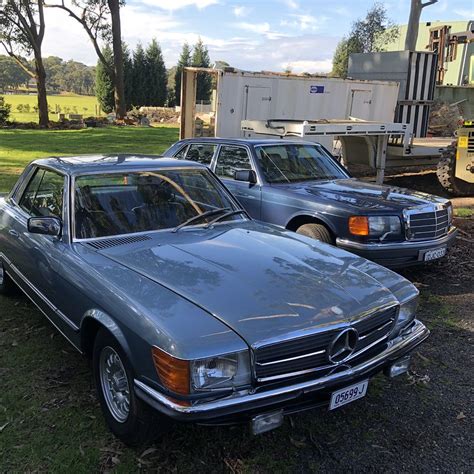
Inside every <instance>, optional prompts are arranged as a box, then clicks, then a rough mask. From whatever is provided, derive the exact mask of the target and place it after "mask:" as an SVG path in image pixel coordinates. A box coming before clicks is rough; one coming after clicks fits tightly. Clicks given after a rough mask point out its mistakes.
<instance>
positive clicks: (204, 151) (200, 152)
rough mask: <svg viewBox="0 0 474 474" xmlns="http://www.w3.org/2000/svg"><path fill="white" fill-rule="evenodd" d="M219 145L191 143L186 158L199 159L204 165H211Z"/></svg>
mask: <svg viewBox="0 0 474 474" xmlns="http://www.w3.org/2000/svg"><path fill="white" fill-rule="evenodd" d="M216 147H217V145H212V144H210V143H209V144H208V143H195V144H194V145H191V146H190V147H189V149H188V152H187V153H186V159H187V160H191V161H197V162H198V163H202V164H203V165H208V166H209V165H210V164H211V161H212V157H213V156H214V152H215V151H216Z"/></svg>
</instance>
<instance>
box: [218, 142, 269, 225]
mask: <svg viewBox="0 0 474 474" xmlns="http://www.w3.org/2000/svg"><path fill="white" fill-rule="evenodd" d="M250 169H253V167H252V163H251V161H250V156H249V152H248V149H247V148H246V147H243V146H237V145H221V147H220V149H219V151H218V155H217V159H216V163H215V173H216V174H217V176H219V178H220V179H222V181H223V183H224V184H225V185H226V186H227V188H228V189H229V190H230V191H231V192H232V194H233V195H234V196H235V197H236V198H237V199H238V200H239V202H240V203H241V204H242V206H243V207H244V209H245V210H246V211H247V212H248V213H249V214H250V215H251V216H252V217H253V218H254V219H260V217H261V200H262V189H261V186H260V184H257V183H247V182H244V181H236V180H235V179H234V174H235V172H236V171H238V170H250ZM254 171H255V170H254Z"/></svg>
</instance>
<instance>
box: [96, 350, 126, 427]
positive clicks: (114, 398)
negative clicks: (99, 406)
mask: <svg viewBox="0 0 474 474" xmlns="http://www.w3.org/2000/svg"><path fill="white" fill-rule="evenodd" d="M99 373H100V383H101V386H102V393H103V394H104V398H105V401H106V403H107V407H108V409H109V411H110V413H111V414H112V416H113V417H114V418H115V419H116V420H117V421H118V422H119V423H125V421H127V418H128V414H129V412H130V387H129V386H128V380H127V374H126V372H125V368H124V366H123V364H122V361H121V359H120V357H119V355H118V354H117V352H115V350H114V349H112V347H109V346H107V347H104V348H103V349H102V352H101V353H100V360H99Z"/></svg>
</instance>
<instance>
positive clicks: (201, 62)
mask: <svg viewBox="0 0 474 474" xmlns="http://www.w3.org/2000/svg"><path fill="white" fill-rule="evenodd" d="M191 63H192V65H193V66H194V67H211V60H210V58H209V51H208V50H207V47H206V46H205V45H204V43H203V42H202V40H201V38H199V40H198V42H197V43H196V44H195V45H194V50H193V57H192V61H191ZM211 89H212V78H211V76H210V74H206V73H205V72H200V73H198V77H197V86H196V100H197V101H201V100H204V101H207V100H209V99H210V97H211Z"/></svg>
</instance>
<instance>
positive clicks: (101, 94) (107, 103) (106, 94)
mask: <svg viewBox="0 0 474 474" xmlns="http://www.w3.org/2000/svg"><path fill="white" fill-rule="evenodd" d="M101 55H102V56H103V58H104V59H105V61H106V62H107V64H108V65H110V64H112V63H113V53H112V50H111V48H110V46H105V47H104V48H103V49H102V51H101ZM95 95H96V97H97V100H98V101H99V104H100V106H101V108H102V110H103V111H104V112H106V113H110V112H112V111H113V110H114V106H115V99H114V84H113V82H112V79H111V77H110V68H109V67H105V66H104V64H103V62H102V61H101V60H99V61H98V62H97V68H96V78H95Z"/></svg>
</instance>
